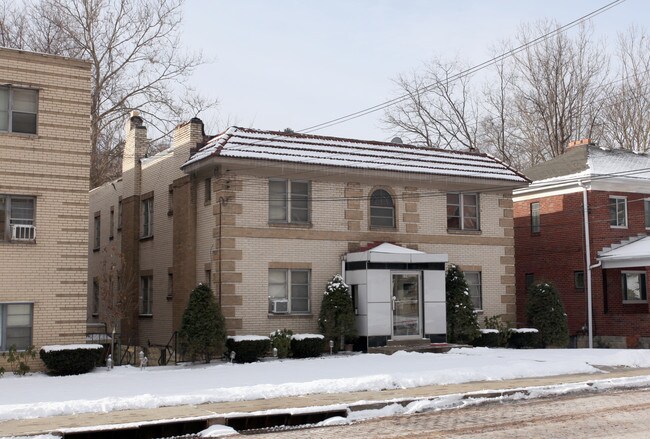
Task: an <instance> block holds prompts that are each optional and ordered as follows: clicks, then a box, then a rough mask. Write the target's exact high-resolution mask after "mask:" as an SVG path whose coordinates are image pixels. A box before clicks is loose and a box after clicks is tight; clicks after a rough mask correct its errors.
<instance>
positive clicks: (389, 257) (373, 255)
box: [343, 242, 449, 264]
mask: <svg viewBox="0 0 650 439" xmlns="http://www.w3.org/2000/svg"><path fill="white" fill-rule="evenodd" d="M343 258H344V260H345V261H346V262H358V261H367V262H386V263H392V262H401V263H410V264H423V263H432V262H442V263H445V262H447V261H448V260H449V256H448V255H446V254H429V253H424V252H421V251H417V250H412V249H409V248H406V247H400V246H398V245H394V244H390V243H387V242H385V243H383V244H381V245H378V246H377V247H374V248H371V249H370V250H366V251H363V252H355V253H348V254H347V255H345V256H344V257H343Z"/></svg>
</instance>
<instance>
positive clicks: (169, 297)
mask: <svg viewBox="0 0 650 439" xmlns="http://www.w3.org/2000/svg"><path fill="white" fill-rule="evenodd" d="M165 299H167V301H168V302H169V301H171V300H174V296H172V295H171V294H168V295H167V297H165Z"/></svg>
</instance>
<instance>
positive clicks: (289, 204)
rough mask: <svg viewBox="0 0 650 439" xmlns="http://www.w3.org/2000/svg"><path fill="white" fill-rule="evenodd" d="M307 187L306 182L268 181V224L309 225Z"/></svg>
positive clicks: (307, 183)
mask: <svg viewBox="0 0 650 439" xmlns="http://www.w3.org/2000/svg"><path fill="white" fill-rule="evenodd" d="M309 186H310V184H309V182H308V181H295V180H278V179H271V180H269V222H271V223H297V224H307V223H309V221H310V215H309V189H310V188H309Z"/></svg>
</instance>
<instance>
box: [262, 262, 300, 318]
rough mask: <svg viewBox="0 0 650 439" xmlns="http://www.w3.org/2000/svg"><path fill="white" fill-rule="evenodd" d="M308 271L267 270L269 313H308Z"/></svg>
mask: <svg viewBox="0 0 650 439" xmlns="http://www.w3.org/2000/svg"><path fill="white" fill-rule="evenodd" d="M309 284H310V270H289V269H269V312H270V313H273V314H282V313H308V312H309V311H310V300H309Z"/></svg>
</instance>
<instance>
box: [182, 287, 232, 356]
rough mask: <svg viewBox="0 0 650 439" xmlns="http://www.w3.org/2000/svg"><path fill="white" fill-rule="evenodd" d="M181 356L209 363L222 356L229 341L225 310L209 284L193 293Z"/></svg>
mask: <svg viewBox="0 0 650 439" xmlns="http://www.w3.org/2000/svg"><path fill="white" fill-rule="evenodd" d="M178 340H179V344H180V350H181V354H182V355H184V356H185V358H188V359H189V360H190V361H193V362H194V361H197V360H198V359H201V360H203V361H204V362H205V363H209V362H210V360H211V359H212V358H217V357H220V356H221V354H222V352H223V347H224V342H225V340H226V323H225V319H224V317H223V314H222V313H221V308H220V307H219V304H218V303H217V301H216V300H215V297H214V294H213V293H212V290H211V289H210V287H208V286H207V285H203V284H199V285H198V286H197V287H196V288H194V290H192V293H191V294H190V300H189V302H188V304H187V308H185V312H184V313H183V318H182V321H181V329H180V330H179V332H178Z"/></svg>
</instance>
